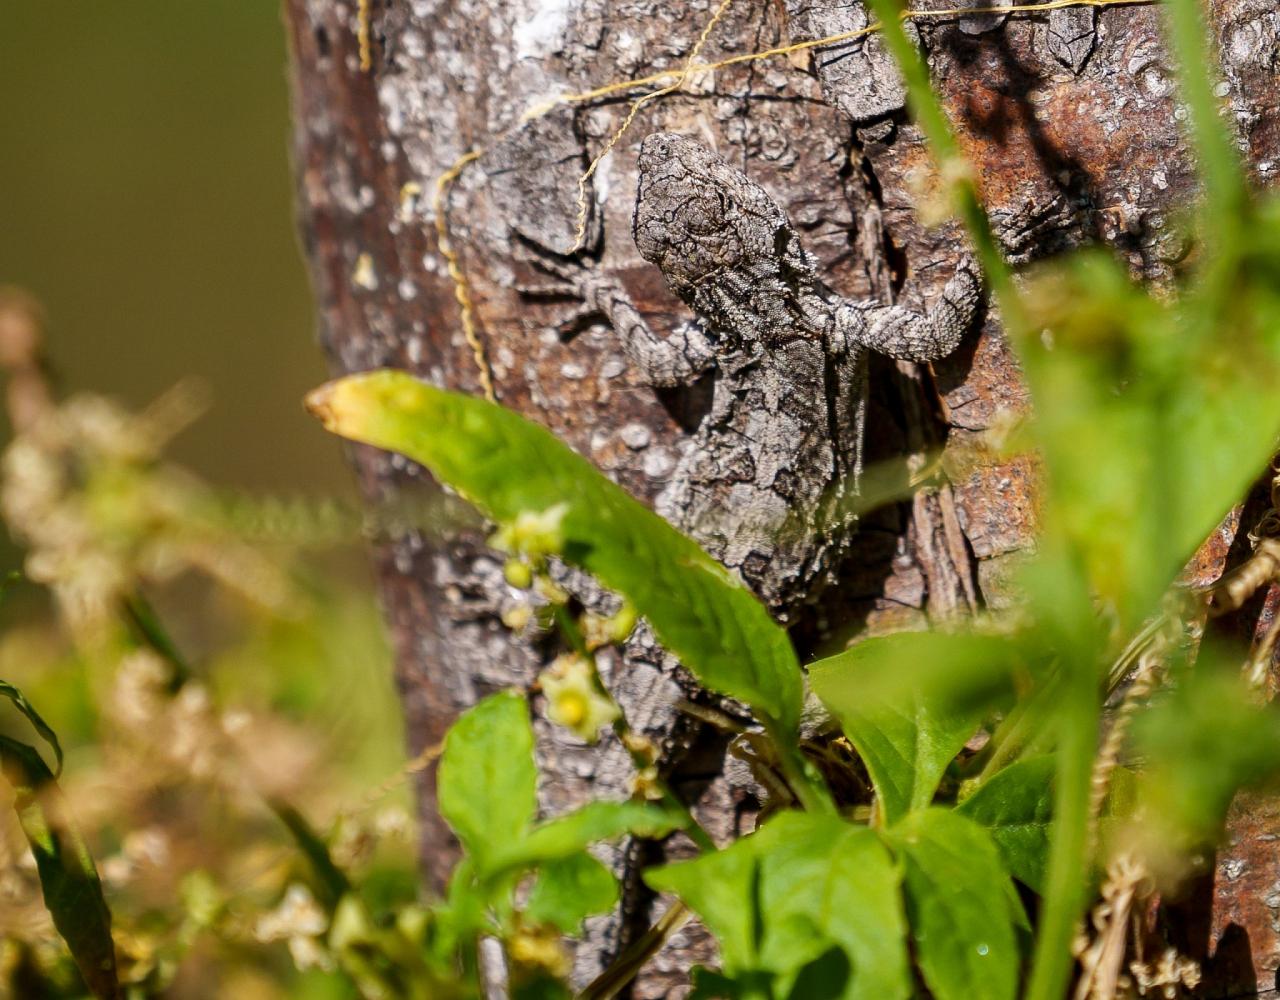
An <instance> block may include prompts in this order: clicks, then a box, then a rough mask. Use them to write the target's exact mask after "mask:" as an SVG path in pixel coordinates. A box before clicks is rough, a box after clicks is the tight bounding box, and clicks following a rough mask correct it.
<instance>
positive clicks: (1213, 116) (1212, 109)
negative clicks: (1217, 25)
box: [1161, 0, 1247, 248]
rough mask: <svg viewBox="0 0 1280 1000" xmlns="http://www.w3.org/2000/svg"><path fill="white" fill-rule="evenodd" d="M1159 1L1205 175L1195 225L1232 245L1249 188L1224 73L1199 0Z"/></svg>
mask: <svg viewBox="0 0 1280 1000" xmlns="http://www.w3.org/2000/svg"><path fill="white" fill-rule="evenodd" d="M1161 6H1162V7H1164V9H1165V15H1164V19H1165V32H1166V34H1167V35H1168V37H1169V45H1170V47H1171V48H1172V49H1173V52H1174V55H1175V57H1176V58H1177V61H1178V65H1179V67H1180V72H1179V73H1178V86H1179V89H1180V90H1181V91H1182V95H1183V97H1184V98H1185V99H1186V101H1187V104H1188V105H1189V107H1190V109H1191V129H1190V132H1191V139H1192V141H1193V142H1194V143H1195V146H1196V157H1197V159H1198V160H1199V161H1200V162H1199V166H1200V176H1201V177H1202V178H1203V179H1204V194H1205V203H1204V208H1203V215H1202V220H1203V223H1202V224H1201V225H1200V226H1198V227H1197V231H1199V232H1201V233H1203V234H1205V236H1206V237H1207V238H1210V239H1213V241H1214V242H1215V244H1216V245H1217V246H1219V247H1224V248H1230V247H1232V246H1233V245H1234V244H1235V242H1236V237H1237V235H1238V230H1239V228H1240V224H1241V222H1242V221H1243V219H1244V216H1245V211H1244V210H1245V205H1246V201H1247V197H1246V196H1247V188H1246V186H1245V181H1244V174H1243V172H1242V171H1241V169H1240V157H1239V156H1238V154H1237V152H1236V148H1235V144H1234V142H1233V141H1232V138H1231V136H1230V135H1229V134H1228V131H1227V128H1226V127H1225V125H1224V124H1223V121H1222V117H1221V115H1220V114H1219V110H1218V105H1219V102H1218V99H1217V98H1216V97H1215V96H1214V93H1213V88H1214V81H1215V80H1217V79H1218V78H1219V76H1220V74H1218V73H1217V72H1213V71H1212V70H1213V69H1216V67H1217V66H1218V61H1217V59H1216V58H1212V57H1211V56H1210V54H1209V50H1208V46H1206V45H1205V34H1206V29H1205V23H1204V17H1203V15H1202V13H1201V7H1200V3H1199V0H1168V2H1167V3H1163V4H1161Z"/></svg>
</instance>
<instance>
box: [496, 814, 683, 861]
mask: <svg viewBox="0 0 1280 1000" xmlns="http://www.w3.org/2000/svg"><path fill="white" fill-rule="evenodd" d="M685 822H686V818H685V815H684V814H683V813H681V812H678V811H676V810H674V809H667V808H663V807H659V806H654V805H647V804H645V803H642V802H589V803H587V804H586V805H585V806H583V807H582V808H581V809H577V810H575V811H574V812H571V813H568V814H567V815H564V816H559V817H557V818H555V819H552V820H548V821H547V822H545V823H541V824H539V825H538V826H536V827H534V828H533V829H532V830H530V831H529V832H528V833H527V834H524V835H521V834H520V833H518V832H515V831H513V832H511V833H510V834H506V835H503V836H501V837H494V838H492V839H493V840H494V843H493V845H492V848H491V853H490V855H489V863H488V866H489V868H490V869H491V870H493V871H498V870H502V869H507V868H521V867H528V866H530V865H533V864H540V863H542V862H545V861H552V860H557V859H563V858H568V857H571V856H572V855H574V854H577V853H578V852H580V851H582V850H583V849H584V848H586V847H588V846H589V845H591V844H594V843H596V842H598V841H601V840H615V839H617V838H618V837H621V836H624V835H626V834H634V835H635V836H638V837H663V836H666V835H667V834H668V833H671V832H672V831H673V830H678V829H680V827H682V826H683V825H684V823H685Z"/></svg>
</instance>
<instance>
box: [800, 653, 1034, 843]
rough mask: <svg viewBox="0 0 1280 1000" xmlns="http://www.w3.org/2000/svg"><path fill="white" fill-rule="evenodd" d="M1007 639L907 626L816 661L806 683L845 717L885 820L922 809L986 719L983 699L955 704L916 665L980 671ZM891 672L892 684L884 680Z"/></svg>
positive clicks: (1000, 657) (994, 662) (1000, 658)
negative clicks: (918, 677) (914, 678)
mask: <svg viewBox="0 0 1280 1000" xmlns="http://www.w3.org/2000/svg"><path fill="white" fill-rule="evenodd" d="M1008 650H1009V646H1008V644H1007V642H1006V641H1005V640H1002V639H996V638H993V637H989V636H974V635H961V634H947V633H941V632H903V633H899V634H897V635H889V636H882V637H878V638H874V639H868V640H866V641H865V642H860V643H858V644H857V645H856V646H853V647H852V648H850V649H848V650H846V651H844V652H843V653H838V654H837V655H835V656H832V657H828V658H827V659H825V660H820V661H819V662H817V663H815V664H813V665H812V666H811V667H810V668H809V683H810V685H811V686H812V688H813V691H814V693H815V694H816V695H817V696H818V697H819V698H820V699H821V700H822V703H823V704H824V705H826V706H827V708H828V709H829V710H830V711H831V713H832V714H833V715H834V716H835V717H836V718H837V719H838V720H839V721H840V725H841V728H842V729H843V730H844V733H845V735H846V736H848V737H849V740H850V742H852V743H853V745H854V747H856V748H857V751H858V755H859V756H860V757H861V758H862V760H863V761H864V762H865V763H866V765H867V770H868V771H869V772H870V774H871V780H872V781H873V782H874V783H875V788H876V794H877V795H878V797H879V801H880V808H881V810H882V812H883V815H884V820H885V823H886V825H889V824H893V823H895V822H897V821H898V820H899V819H901V818H902V817H903V816H905V815H906V814H907V813H908V812H910V811H911V810H914V809H923V808H924V807H926V806H927V805H928V804H929V803H930V802H931V801H932V800H933V795H934V792H936V791H937V790H938V783H939V781H941V779H942V775H943V773H944V772H945V771H946V769H947V765H948V764H950V763H951V761H952V760H953V759H954V758H955V756H956V754H958V753H959V752H960V750H961V749H962V748H963V747H964V745H965V742H966V741H967V740H968V739H969V737H971V736H972V735H973V732H974V730H975V729H977V727H978V723H979V722H980V721H981V719H982V715H983V709H982V707H981V706H980V705H974V704H968V705H963V706H961V707H956V706H955V705H954V704H953V700H952V698H951V697H950V695H949V694H948V693H947V692H946V691H945V690H939V686H938V685H934V684H931V683H929V681H930V680H931V679H932V673H933V672H932V671H929V672H928V674H926V675H925V676H924V677H922V678H921V680H920V681H919V682H918V683H911V678H912V675H913V674H920V673H922V671H921V670H920V669H919V665H920V664H922V663H932V664H934V665H942V666H944V667H946V668H952V667H954V669H955V671H956V672H957V673H962V672H972V673H974V674H981V673H982V672H984V671H990V670H993V669H994V668H997V667H999V666H1001V665H1002V664H1003V663H1004V662H1005V661H1006V660H1007V658H1008V655H1009V652H1008ZM885 677H891V678H893V686H892V687H886V686H885V685H883V684H882V683H881V681H882V679H883V678H885Z"/></svg>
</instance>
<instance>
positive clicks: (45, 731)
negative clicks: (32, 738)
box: [0, 681, 62, 778]
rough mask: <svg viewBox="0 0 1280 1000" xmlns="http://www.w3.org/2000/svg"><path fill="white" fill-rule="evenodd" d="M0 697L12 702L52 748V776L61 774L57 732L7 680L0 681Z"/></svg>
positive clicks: (60, 751)
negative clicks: (53, 763) (53, 762)
mask: <svg viewBox="0 0 1280 1000" xmlns="http://www.w3.org/2000/svg"><path fill="white" fill-rule="evenodd" d="M0 698H8V699H9V700H10V701H11V702H13V704H14V707H15V708H17V710H18V711H19V712H21V713H22V714H23V715H25V716H26V717H27V721H28V722H30V723H31V725H32V726H33V727H34V728H35V731H36V732H37V733H39V734H40V738H41V739H42V740H44V741H45V742H46V743H48V744H49V746H50V747H52V748H53V756H54V760H55V765H54V769H53V776H54V778H59V777H61V776H62V744H60V743H59V742H58V734H57V733H55V732H54V731H53V727H52V726H50V725H49V723H47V722H45V721H44V719H42V718H41V717H40V713H39V712H37V711H36V709H35V706H34V705H32V704H31V702H29V701H27V698H26V695H24V694H23V693H22V692H21V691H20V690H18V688H16V687H15V686H14V685H12V684H10V683H9V682H8V681H0Z"/></svg>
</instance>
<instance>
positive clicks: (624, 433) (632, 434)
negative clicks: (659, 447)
mask: <svg viewBox="0 0 1280 1000" xmlns="http://www.w3.org/2000/svg"><path fill="white" fill-rule="evenodd" d="M618 437H620V438H622V443H623V444H625V445H626V446H627V447H628V448H630V449H631V450H632V451H639V450H640V449H641V448H647V447H649V442H650V440H652V437H653V435H652V434H651V433H650V432H649V428H648V427H646V426H645V425H644V424H627V426H626V427H624V428H622V430H620V431H618Z"/></svg>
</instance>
